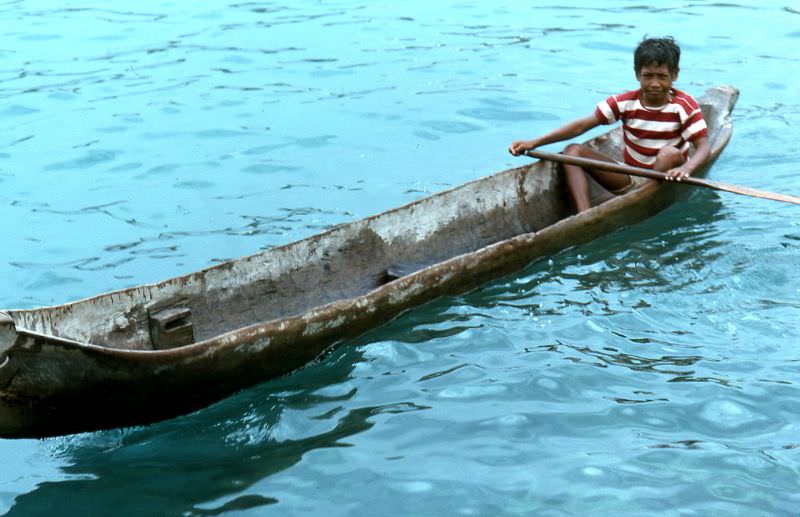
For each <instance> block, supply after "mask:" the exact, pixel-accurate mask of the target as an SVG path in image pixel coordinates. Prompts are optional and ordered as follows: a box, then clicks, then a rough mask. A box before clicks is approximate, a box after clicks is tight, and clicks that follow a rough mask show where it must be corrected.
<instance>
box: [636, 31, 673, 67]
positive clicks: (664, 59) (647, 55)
mask: <svg viewBox="0 0 800 517" xmlns="http://www.w3.org/2000/svg"><path fill="white" fill-rule="evenodd" d="M680 60H681V48H680V47H679V46H678V44H677V43H675V40H674V39H672V36H666V37H664V38H645V39H643V40H642V42H641V43H639V46H638V47H636V51H635V52H634V53H633V69H634V70H636V73H637V74H638V73H639V72H641V70H642V68H643V67H645V66H661V65H667V68H668V69H669V71H670V72H671V73H672V74H677V73H678V69H679V66H678V65H679V63H680Z"/></svg>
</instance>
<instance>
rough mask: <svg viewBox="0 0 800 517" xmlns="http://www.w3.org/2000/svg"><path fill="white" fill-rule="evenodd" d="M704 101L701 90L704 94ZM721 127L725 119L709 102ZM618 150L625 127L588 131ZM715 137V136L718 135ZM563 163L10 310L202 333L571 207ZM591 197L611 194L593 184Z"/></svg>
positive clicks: (350, 291) (512, 232)
mask: <svg viewBox="0 0 800 517" xmlns="http://www.w3.org/2000/svg"><path fill="white" fill-rule="evenodd" d="M701 102H702V101H701ZM703 108H704V112H705V116H706V121H707V123H708V125H709V127H710V128H712V130H711V131H710V135H711V136H712V138H713V137H714V135H715V133H717V132H716V131H713V128H714V127H716V126H717V125H718V124H720V123H721V121H719V120H716V118H715V117H716V116H718V115H721V116H727V113H719V114H718V113H717V112H716V111H715V110H710V109H708V108H709V106H707V105H704V106H703ZM590 144H591V145H593V146H595V147H596V148H598V149H599V150H602V151H603V152H605V153H607V154H610V155H612V156H615V157H617V158H619V157H620V155H621V152H620V150H621V130H620V129H619V128H617V129H615V130H612V131H611V132H609V133H606V134H605V135H602V136H600V137H597V138H595V139H593V140H592V141H591V142H590ZM711 145H712V148H713V147H714V142H713V141H712V142H711ZM565 191H566V189H565V186H564V184H563V179H562V175H561V174H560V173H559V171H558V170H557V168H556V167H555V166H553V165H551V164H549V163H542V162H538V163H535V164H531V165H526V166H522V167H518V168H515V169H510V170H507V171H503V172H500V173H498V174H495V175H493V176H489V177H485V178H481V179H479V180H476V181H473V182H470V183H467V184H465V185H462V186H460V187H457V188H454V189H452V190H448V191H445V192H442V193H439V194H436V195H433V196H430V197H427V198H424V199H421V200H419V201H416V202H413V203H411V204H408V205H406V206H403V207H400V208H398V209H395V210H391V211H388V212H384V213H382V214H380V215H377V216H374V217H369V218H366V219H363V220H359V221H355V222H352V223H348V224H345V225H341V226H338V227H336V228H333V229H331V230H329V231H327V232H324V233H322V234H319V235H316V236H313V237H309V238H307V239H303V240H301V241H298V242H295V243H292V244H289V245H286V246H282V247H277V248H273V249H270V250H267V251H264V252H261V253H258V254H256V255H252V256H249V257H244V258H241V259H238V260H233V261H229V262H226V263H222V264H219V265H216V266H214V267H210V268H208V269H205V270H202V271H199V272H196V273H193V274H189V275H186V276H182V277H178V278H175V279H171V280H168V281H165V282H162V283H158V284H152V285H145V286H139V287H134V288H130V289H124V290H120V291H116V292H112V293H107V294H102V295H99V296H96V297H92V298H88V299H85V300H80V301H76V302H72V303H69V304H66V305H61V306H54V307H45V308H39V309H32V310H14V311H8V314H9V315H10V316H11V318H13V320H14V323H15V325H16V327H17V329H27V330H29V331H32V332H34V333H38V334H45V335H49V336H55V337H59V338H64V339H67V340H70V341H76V342H80V343H88V344H93V345H98V346H102V347H111V348H117V349H130V350H160V349H168V348H176V347H181V346H184V345H187V344H190V343H199V342H202V341H205V340H208V339H211V338H213V337H216V336H219V335H221V334H223V333H226V332H229V331H233V330H236V329H240V328H242V327H246V326H249V325H254V324H258V323H263V322H267V321H272V320H280V319H283V318H286V317H289V316H295V315H298V314H302V313H304V312H306V311H308V310H310V309H312V308H314V307H318V306H321V305H324V304H326V303H330V302H334V301H336V300H341V299H350V298H354V297H358V296H361V295H364V294H366V293H368V292H370V291H372V290H374V289H376V288H378V287H380V286H383V285H385V284H387V283H389V282H392V281H394V280H396V279H397V278H400V277H403V276H406V275H408V274H412V273H413V272H415V271H417V270H419V269H422V268H425V267H427V266H430V265H433V264H436V263H439V262H441V261H443V260H446V259H449V258H452V257H455V256H458V255H462V254H465V253H469V252H473V251H475V250H478V249H480V248H483V247H485V246H487V245H490V244H493V243H496V242H500V241H503V240H506V239H509V238H511V237H514V236H516V235H520V234H524V233H531V232H536V231H538V230H541V229H542V228H544V227H547V226H549V225H552V224H553V223H555V222H557V221H559V220H561V219H564V218H566V217H569V216H570V215H572V209H571V206H570V204H569V202H568V199H567V195H566V192H565ZM592 196H593V203H595V204H600V203H602V202H603V201H605V200H607V199H609V198H610V197H611V195H610V194H608V193H607V192H605V191H604V190H603V189H602V188H600V187H599V186H598V185H596V184H594V185H593V187H592Z"/></svg>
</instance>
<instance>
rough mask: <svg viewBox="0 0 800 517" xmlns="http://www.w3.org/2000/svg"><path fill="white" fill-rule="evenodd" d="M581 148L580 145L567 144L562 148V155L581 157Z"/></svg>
mask: <svg viewBox="0 0 800 517" xmlns="http://www.w3.org/2000/svg"><path fill="white" fill-rule="evenodd" d="M582 150H583V146H581V144H569V145H568V146H566V147H565V148H564V154H566V155H568V156H581V154H582V153H581V151H582Z"/></svg>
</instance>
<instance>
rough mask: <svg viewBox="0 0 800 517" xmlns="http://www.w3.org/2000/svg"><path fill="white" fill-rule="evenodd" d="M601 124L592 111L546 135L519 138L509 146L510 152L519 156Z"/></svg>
mask: <svg viewBox="0 0 800 517" xmlns="http://www.w3.org/2000/svg"><path fill="white" fill-rule="evenodd" d="M599 125H600V121H598V120H597V116H596V115H595V114H594V113H592V114H591V115H589V116H587V117H582V118H579V119H576V120H573V121H572V122H567V123H566V124H564V125H563V126H561V127H559V128H556V129H554V130H553V131H551V132H549V133H547V134H546V135H543V136H540V137H538V138H534V139H533V140H517V141H516V142H514V143H513V144H511V146H509V148H508V152H509V153H511V154H513V155H514V156H519V155H521V154H522V153H524V152H525V151H529V150H531V149H536V148H537V147H541V146H543V145H547V144H552V143H554V142H561V141H562V140H569V139H570V138H575V137H576V136H578V135H582V134H584V133H585V132H587V131H589V130H590V129H593V128H595V127H597V126H599Z"/></svg>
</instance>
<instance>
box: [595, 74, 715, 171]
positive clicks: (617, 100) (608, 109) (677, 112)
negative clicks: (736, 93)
mask: <svg viewBox="0 0 800 517" xmlns="http://www.w3.org/2000/svg"><path fill="white" fill-rule="evenodd" d="M640 96H641V90H633V91H630V92H626V93H623V94H622V95H612V96H611V97H609V98H608V99H606V100H604V101H603V102H600V103H599V104H598V105H597V108H596V109H595V116H596V117H597V120H598V122H600V123H601V124H613V123H614V122H616V121H617V120H621V121H622V133H623V139H624V141H625V163H627V164H628V165H633V166H636V167H645V168H648V169H652V168H653V164H654V163H655V161H656V155H657V154H658V151H659V149H661V148H662V147H665V146H668V145H671V146H674V147H676V148H678V149H679V150H680V151H681V152H682V153H683V155H684V157H687V158H688V156H689V142H694V141H695V140H696V139H698V138H700V137H703V136H706V135H707V134H708V127H707V126H706V122H705V120H703V113H702V111H700V106H699V105H698V104H697V101H696V100H694V98H692V96H691V95H689V94H687V93H684V92H682V91H679V90H675V89H672V90H670V99H669V102H667V104H665V105H664V106H661V107H660V108H655V109H654V108H648V107H645V106H644V105H642V102H641V101H640V100H639V97H640Z"/></svg>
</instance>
